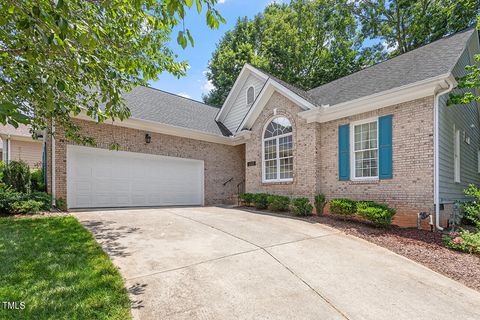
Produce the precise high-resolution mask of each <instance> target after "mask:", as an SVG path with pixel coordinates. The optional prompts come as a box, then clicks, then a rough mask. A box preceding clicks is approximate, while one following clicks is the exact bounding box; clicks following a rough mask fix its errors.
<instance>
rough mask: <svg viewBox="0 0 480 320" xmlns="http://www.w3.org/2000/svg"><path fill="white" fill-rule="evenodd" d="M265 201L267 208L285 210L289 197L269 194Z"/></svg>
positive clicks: (288, 203)
mask: <svg viewBox="0 0 480 320" xmlns="http://www.w3.org/2000/svg"><path fill="white" fill-rule="evenodd" d="M267 201H268V209H269V210H272V211H287V210H288V207H289V205H290V198H289V197H287V196H277V195H270V196H268V198H267Z"/></svg>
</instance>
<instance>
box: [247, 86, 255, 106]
mask: <svg viewBox="0 0 480 320" xmlns="http://www.w3.org/2000/svg"><path fill="white" fill-rule="evenodd" d="M254 100H255V88H254V87H249V88H248V89H247V104H252V103H253V101H254Z"/></svg>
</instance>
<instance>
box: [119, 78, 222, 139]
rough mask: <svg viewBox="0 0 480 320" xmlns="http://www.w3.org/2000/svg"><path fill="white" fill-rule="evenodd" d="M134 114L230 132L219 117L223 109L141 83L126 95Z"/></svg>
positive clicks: (207, 129)
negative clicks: (216, 118)
mask: <svg viewBox="0 0 480 320" xmlns="http://www.w3.org/2000/svg"><path fill="white" fill-rule="evenodd" d="M122 97H123V98H124V99H125V102H126V105H127V106H128V107H129V109H130V111H131V113H132V118H135V119H140V120H147V121H154V122H159V123H164V124H168V125H172V126H176V127H182V128H186V129H191V130H197V131H202V132H205V133H211V134H217V135H221V136H230V135H231V132H229V131H228V129H227V128H225V127H224V126H223V125H222V124H221V123H217V122H216V121H215V116H216V115H217V113H218V111H219V109H218V108H215V107H211V106H209V105H206V104H204V103H201V102H198V101H195V100H192V99H188V98H184V97H182V96H178V95H175V94H172V93H168V92H165V91H162V90H158V89H154V88H150V87H144V86H138V87H135V88H134V89H133V90H132V91H130V92H126V93H124V94H123V95H122Z"/></svg>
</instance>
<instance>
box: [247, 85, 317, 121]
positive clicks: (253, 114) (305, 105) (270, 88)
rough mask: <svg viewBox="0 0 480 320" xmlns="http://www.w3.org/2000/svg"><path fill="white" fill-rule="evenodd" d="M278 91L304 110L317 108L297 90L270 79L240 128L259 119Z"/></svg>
mask: <svg viewBox="0 0 480 320" xmlns="http://www.w3.org/2000/svg"><path fill="white" fill-rule="evenodd" d="M275 91H277V92H278V93H280V94H282V95H283V96H285V97H286V98H287V99H289V100H291V101H292V102H294V103H295V104H297V105H299V106H300V108H302V109H304V110H312V109H316V107H315V105H313V104H312V103H310V102H309V101H307V100H305V99H303V98H302V97H300V96H299V95H298V94H296V93H295V92H293V91H291V90H290V89H288V88H285V87H284V86H283V85H281V84H280V83H278V82H277V81H275V80H273V79H271V78H270V79H268V81H267V83H266V84H265V86H264V87H263V89H262V91H261V92H260V94H259V95H258V97H257V100H256V101H255V103H254V104H253V106H252V107H251V108H250V110H249V111H248V113H247V115H246V116H245V119H243V121H242V123H241V124H240V126H239V128H248V129H250V128H251V127H252V125H253V123H254V122H255V120H257V118H258V116H259V115H260V113H261V112H262V110H263V108H264V107H265V105H266V104H267V102H268V100H270V98H271V97H272V95H273V93H274V92H275Z"/></svg>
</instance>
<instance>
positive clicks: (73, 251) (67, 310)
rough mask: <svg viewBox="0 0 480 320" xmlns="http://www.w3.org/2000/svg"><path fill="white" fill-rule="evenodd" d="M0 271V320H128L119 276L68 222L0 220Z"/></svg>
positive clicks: (86, 236)
mask: <svg viewBox="0 0 480 320" xmlns="http://www.w3.org/2000/svg"><path fill="white" fill-rule="evenodd" d="M0 268H1V269H0V270H1V272H0V319H18V318H21V319H50V318H55V319H122V320H124V319H131V313H130V301H129V298H128V293H127V290H126V289H125V286H124V281H123V279H122V277H121V275H120V273H119V272H118V270H117V268H116V267H115V266H114V265H113V263H112V262H111V260H110V258H109V257H108V255H107V254H106V253H105V252H104V251H103V250H102V248H101V247H100V245H99V244H98V243H97V242H96V241H95V239H94V238H93V236H92V234H91V233H90V232H89V231H88V230H86V229H85V228H84V227H83V226H82V225H81V224H80V223H79V222H78V221H77V219H76V218H74V217H49V218H37V219H31V218H2V219H0ZM3 302H16V303H17V307H19V306H20V303H21V302H24V305H25V308H24V309H23V310H21V309H17V310H11V309H8V308H7V307H6V306H5V304H4V303H3Z"/></svg>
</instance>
